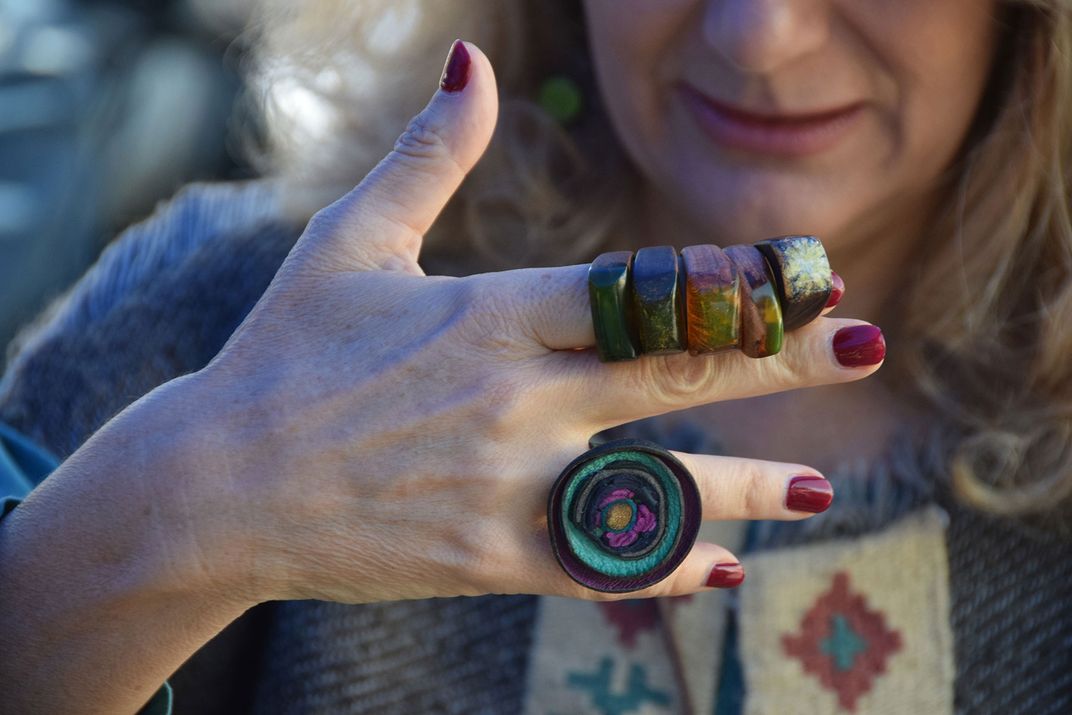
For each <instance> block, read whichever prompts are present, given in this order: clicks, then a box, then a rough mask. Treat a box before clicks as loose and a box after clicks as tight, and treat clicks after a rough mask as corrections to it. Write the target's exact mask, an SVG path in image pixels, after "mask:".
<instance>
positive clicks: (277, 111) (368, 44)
mask: <svg viewBox="0 0 1072 715" xmlns="http://www.w3.org/2000/svg"><path fill="white" fill-rule="evenodd" d="M1001 10H1002V12H1003V13H1004V17H1003V18H1002V22H1003V28H1004V38H1003V42H1002V46H1001V48H1000V53H1001V56H1000V57H999V58H998V61H997V62H996V63H995V68H994V71H993V75H992V77H991V78H990V80H989V85H988V87H987V91H986V94H985V96H984V98H983V101H982V102H981V104H980V107H979V109H978V115H977V117H976V120H975V122H974V125H973V127H972V129H971V131H970V133H969V136H968V137H967V138H966V140H965V143H964V146H963V147H962V149H961V151H960V152H959V154H958V156H957V159H956V161H955V162H954V163H953V164H952V165H951V166H950V167H949V168H948V171H947V174H946V181H945V182H944V188H943V191H945V192H947V195H946V196H945V197H943V198H944V200H943V201H939V202H938V203H937V205H938V206H940V207H941V208H940V209H939V210H938V211H937V213H936V214H935V215H934V216H933V217H932V221H931V223H930V225H931V231H932V235H933V237H934V240H923V241H921V243H920V245H921V246H923V247H925V250H926V255H921V256H919V261H918V263H917V264H916V265H915V266H914V267H913V271H911V272H910V273H911V275H912V278H911V279H910V280H912V283H911V284H910V285H909V286H907V287H906V295H907V298H908V299H907V300H906V301H904V303H903V305H904V309H903V312H902V313H901V314H900V316H899V320H898V322H897V324H896V326H895V327H894V328H893V331H894V332H896V334H897V336H898V337H897V345H898V354H897V356H896V358H895V360H894V361H888V365H887V369H885V370H883V371H880V373H879V375H882V376H883V379H888V380H893V381H896V382H897V384H898V385H899V387H901V388H910V389H911V393H912V394H914V395H915V396H916V397H917V398H918V400H919V401H920V402H921V404H924V405H926V406H927V407H928V408H929V409H930V410H931V411H932V412H933V413H935V414H937V415H938V416H939V417H940V418H941V421H942V423H943V424H945V425H948V426H949V427H950V429H948V430H944V431H941V432H940V434H943V435H945V436H944V437H943V439H946V440H950V441H949V443H948V445H947V446H946V448H945V450H944V452H943V454H945V455H947V456H946V459H947V462H946V466H947V467H948V470H947V471H948V475H949V477H950V479H951V482H952V484H953V486H954V487H955V489H956V491H957V493H958V494H959V495H960V497H961V498H962V499H963V500H965V501H966V502H968V503H970V504H972V505H974V506H975V507H978V508H982V509H984V510H986V511H989V512H992V513H997V514H1004V515H1010V516H1012V515H1016V516H1032V517H1034V516H1047V517H1057V518H1056V519H1054V523H1058V524H1065V525H1067V523H1068V522H1067V518H1066V517H1067V514H1068V513H1069V511H1070V507H1072V450H1070V447H1072V360H1070V357H1069V356H1070V355H1072V222H1070V216H1069V204H1068V202H1069V176H1068V172H1069V170H1070V167H1072V2H1070V0H1014V1H1010V2H1006V3H1005V4H1003V5H1002V6H1001ZM252 32H253V36H254V39H255V41H254V42H253V43H252V46H253V47H255V48H256V49H255V52H254V53H253V54H252V56H251V62H250V64H249V69H250V75H251V77H252V79H253V82H252V83H251V86H252V87H253V88H254V90H253V91H254V92H255V94H254V96H253V99H254V100H255V101H256V102H257V104H258V107H259V111H260V113H261V116H262V117H263V119H264V124H263V127H264V131H263V135H262V141H261V142H260V143H259V144H258V145H257V146H256V147H255V149H254V152H253V153H254V154H255V156H256V159H257V161H258V162H259V166H260V168H261V169H262V170H263V171H264V172H266V173H271V174H275V175H279V176H281V177H283V178H284V179H286V180H287V182H288V183H289V185H290V186H291V191H290V192H289V193H288V196H289V199H290V209H291V211H292V212H293V213H294V215H295V216H296V217H298V218H303V217H308V216H309V215H311V214H312V213H313V212H314V211H315V210H316V209H318V208H319V207H321V206H323V205H325V204H327V203H328V202H330V201H331V200H333V199H334V198H336V197H337V196H339V195H341V194H342V193H343V192H345V191H346V190H348V189H349V188H351V187H352V186H353V185H354V184H355V183H356V182H357V181H359V180H360V178H361V177H362V176H363V175H364V174H365V173H366V172H367V171H368V170H369V169H371V168H372V167H373V166H374V165H375V164H376V162H377V161H378V160H379V159H380V158H381V157H382V156H383V155H384V154H385V153H386V152H387V151H388V150H389V149H390V148H391V146H392V144H393V142H394V140H395V138H396V137H397V135H398V132H399V131H400V128H401V127H402V126H404V125H405V123H406V121H407V120H408V119H409V117H411V116H412V115H413V114H415V113H416V112H417V111H419V110H420V108H421V107H422V106H423V104H424V103H425V102H426V101H427V99H428V96H429V95H430V93H431V90H432V89H433V81H432V80H431V79H430V78H434V77H436V76H438V70H439V68H440V67H441V64H442V61H443V56H444V54H445V51H446V49H447V48H448V47H449V46H450V43H451V41H452V40H453V39H454V38H455V37H464V38H466V39H469V40H472V41H474V42H476V43H477V44H478V45H479V46H480V47H481V48H482V49H483V50H484V51H485V52H486V53H487V55H488V57H489V58H490V59H491V61H492V64H493V66H494V67H495V71H496V75H497V79H498V82H499V92H500V117H499V122H498V125H497V127H496V130H495V135H494V137H493V139H492V143H491V145H490V147H489V149H488V152H487V153H486V154H485V156H484V158H483V159H482V160H481V161H480V163H479V164H478V165H477V167H476V169H474V171H473V172H472V173H471V175H470V176H469V177H468V178H467V179H466V180H465V182H464V183H463V185H462V187H461V189H460V190H459V192H458V193H457V195H456V196H455V197H454V198H453V199H452V201H451V203H450V205H449V206H448V207H447V209H446V210H445V211H444V213H443V214H442V215H441V217H440V220H439V221H437V223H436V225H435V226H434V227H433V229H432V230H431V231H430V232H429V234H428V236H427V237H426V239H425V244H424V246H425V247H424V249H423V254H422V261H421V262H422V264H423V265H424V267H425V269H426V270H427V271H428V272H429V273H433V272H434V273H444V274H453V275H462V274H466V273H471V272H476V271H488V270H501V269H506V268H512V267H519V266H525V265H533V264H539V265H566V264H571V263H579V262H584V261H588V260H591V258H592V257H593V256H595V255H596V254H597V253H599V252H601V251H604V250H610V249H611V248H614V247H621V246H622V245H633V244H632V243H631V241H632V240H633V239H632V238H630V239H628V240H629V241H630V243H628V244H627V243H626V241H627V239H626V237H627V236H630V235H631V234H630V233H629V232H630V227H631V226H633V225H635V224H636V222H635V221H634V220H633V219H634V217H633V216H632V215H631V211H633V210H634V207H635V206H636V205H637V204H638V203H639V202H637V201H636V200H634V199H635V198H636V196H637V191H638V188H639V186H640V183H639V175H638V173H637V171H636V169H635V168H634V167H633V165H632V164H631V163H630V162H629V161H628V160H627V158H626V155H625V152H624V150H623V149H622V147H621V146H620V145H619V143H618V141H617V139H616V137H615V134H614V131H613V130H612V128H611V124H610V121H609V119H608V117H607V115H606V113H605V112H604V110H603V108H602V107H601V105H600V101H599V94H598V91H597V90H596V87H595V79H594V73H593V71H592V67H591V64H590V61H589V57H588V54H587V53H588V48H587V42H586V38H585V28H584V17H583V12H582V9H581V6H580V2H579V0H557V1H554V0H552V1H549V0H517V1H516V2H509V3H503V2H495V1H493V0H483V1H479V0H465V1H464V2H436V3H428V2H420V1H419V0H390V2H388V1H387V0H363V1H362V2H352V1H351V2H343V1H342V0H319V1H318V2H317V3H315V4H314V5H313V6H311V7H302V8H300V9H296V8H295V5H294V4H292V3H286V2H283V1H282V0H262V2H261V7H260V14H259V16H258V20H257V22H256V24H255V25H254V26H253V28H252ZM554 75H567V76H569V77H571V78H572V79H573V80H574V81H576V82H577V83H578V84H579V85H580V87H581V90H582V96H583V99H584V102H585V106H584V107H583V112H582V114H581V116H580V117H579V118H578V119H577V120H576V121H574V122H572V123H569V124H567V125H565V126H563V125H562V124H561V123H559V122H558V121H556V120H555V119H554V118H553V117H552V116H551V115H550V114H549V113H548V112H547V111H546V110H544V109H543V108H542V107H541V105H540V104H539V102H538V101H537V100H536V98H537V95H538V93H539V90H540V86H541V83H542V82H543V81H544V80H545V79H546V78H548V77H550V76H554ZM884 328H886V330H887V332H890V326H888V325H884ZM891 357H894V356H891ZM891 363H892V364H891ZM936 434H939V433H936ZM949 435H952V437H950V436H949ZM1061 515H1064V516H1061ZM1047 521H1049V519H1047Z"/></svg>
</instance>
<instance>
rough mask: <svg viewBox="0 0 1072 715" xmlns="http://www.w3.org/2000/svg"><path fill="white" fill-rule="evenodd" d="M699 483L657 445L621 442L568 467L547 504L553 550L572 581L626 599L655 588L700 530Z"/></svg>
mask: <svg viewBox="0 0 1072 715" xmlns="http://www.w3.org/2000/svg"><path fill="white" fill-rule="evenodd" d="M701 511H702V505H701V503H700V494H699V490H698V489H697V488H696V482H695V480H694V479H693V478H692V475H691V474H689V471H688V470H687V469H686V468H685V465H683V464H682V463H681V462H680V460H678V459H677V458H676V457H674V456H673V455H672V454H671V453H670V452H669V451H667V450H665V449H663V448H662V447H660V446H659V445H657V444H655V443H654V442H649V441H646V440H637V439H620V440H614V441H612V442H607V443H606V444H603V445H600V446H598V447H594V448H593V449H590V450H588V451H587V452H585V453H584V454H582V455H581V456H579V457H577V458H576V459H574V460H573V461H572V462H570V464H569V465H567V466H566V468H565V469H564V470H563V471H562V474H560V475H559V477H558V479H557V480H556V481H555V484H554V486H553V487H552V488H551V494H550V497H549V498H548V506H547V521H548V531H549V533H550V537H551V548H552V550H553V551H554V554H555V558H557V559H558V562H559V564H560V565H561V566H562V568H563V569H564V570H565V572H566V573H567V574H569V576H570V577H571V578H573V580H575V581H577V582H578V583H580V584H583V585H585V586H587V587H589V588H591V589H594V590H596V591H604V592H610V593H623V592H627V591H636V590H639V589H642V588H646V587H648V586H650V585H652V584H655V583H658V582H659V581H661V580H662V579H664V578H666V577H667V576H669V575H670V573H671V572H672V571H673V570H674V569H675V568H677V566H678V565H679V564H680V563H681V561H682V560H683V559H684V558H685V556H686V555H688V553H689V550H690V549H692V545H693V544H694V543H695V542H696V535H697V534H698V533H699V530H700V519H701Z"/></svg>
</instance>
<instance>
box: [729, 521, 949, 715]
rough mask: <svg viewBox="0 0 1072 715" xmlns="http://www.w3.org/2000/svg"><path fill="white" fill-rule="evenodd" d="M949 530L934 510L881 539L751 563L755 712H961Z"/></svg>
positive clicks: (749, 709) (746, 592)
mask: <svg viewBox="0 0 1072 715" xmlns="http://www.w3.org/2000/svg"><path fill="white" fill-rule="evenodd" d="M946 523H947V518H946V516H945V514H944V512H942V511H941V510H940V509H938V508H937V507H928V508H926V509H923V510H921V511H919V512H916V513H914V514H911V515H909V516H907V517H904V518H903V519H901V520H900V521H899V522H897V523H895V524H894V525H892V526H890V527H889V528H887V529H885V530H883V531H882V532H879V533H876V534H874V535H870V536H862V537H856V538H854V539H851V540H837V541H831V542H826V543H824V544H820V545H813V546H805V547H796V548H789V549H779V550H775V551H770V552H763V553H759V554H756V555H754V556H751V557H749V558H746V559H744V561H743V563H744V565H745V571H746V573H747V574H748V576H747V580H746V581H745V583H744V584H743V585H742V586H741V587H740V593H739V595H740V614H739V615H740V624H739V625H740V630H739V634H740V655H741V661H742V665H743V668H744V675H745V686H746V687H745V689H746V692H747V699H746V704H745V713H746V715H780V714H781V713H794V714H795V715H809V714H810V713H823V714H824V715H826V714H831V713H849V712H851V713H858V714H861V715H862V714H865V713H876V714H877V713H882V714H891V715H892V714H893V713H899V714H900V713H913V714H916V713H918V714H923V713H925V714H926V715H943V714H945V713H952V711H953V679H954V674H955V671H954V664H953V636H952V632H951V628H950V625H949V590H948V583H949V578H948V572H947V555H946V547H945V526H946ZM809 618H810V619H811V620H810V621H809V620H808V619H809ZM806 662H807V663H810V670H809V669H808V668H807V667H806V666H805V663H806ZM820 672H826V674H827V676H828V680H827V682H826V684H824V683H823V682H822V680H821V678H820V677H819V675H818V674H819V673H820Z"/></svg>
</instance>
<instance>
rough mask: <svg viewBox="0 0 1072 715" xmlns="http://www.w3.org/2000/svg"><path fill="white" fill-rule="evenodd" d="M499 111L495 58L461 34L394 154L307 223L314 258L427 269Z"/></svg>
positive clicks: (345, 266) (353, 265) (366, 266)
mask: <svg viewBox="0 0 1072 715" xmlns="http://www.w3.org/2000/svg"><path fill="white" fill-rule="evenodd" d="M368 111H375V107H370V108H368ZM498 112H499V99H498V91H497V89H496V87H495V73H494V71H493V70H492V68H491V62H489V61H488V58H487V56H486V55H485V54H484V53H483V52H482V51H481V50H480V49H479V48H478V47H477V46H476V45H474V44H472V43H469V42H463V41H461V40H455V41H454V43H453V44H452V45H451V48H450V53H449V54H448V55H447V60H446V62H445V63H444V66H443V74H442V77H441V78H440V83H439V89H437V90H436V92H435V94H434V95H432V99H431V100H430V101H429V102H428V104H427V105H426V106H425V108H424V109H423V110H421V112H420V113H419V114H417V116H415V117H414V118H413V119H411V120H410V122H409V124H408V125H407V126H406V128H405V130H404V131H403V132H402V134H401V136H399V137H398V139H397V141H395V145H394V148H393V149H392V150H391V152H390V153H389V154H388V155H387V156H386V157H384V158H383V159H382V160H381V161H380V163H379V164H377V165H376V167H375V168H373V170H372V171H370V172H369V173H368V175H366V176H365V178H364V179H363V180H362V181H361V183H360V184H358V185H357V186H356V187H355V188H354V189H353V190H352V191H350V192H349V193H348V194H346V195H345V196H343V197H342V198H340V199H339V200H338V201H336V202H335V203H333V204H331V205H330V206H327V207H326V208H324V209H322V210H320V211H319V212H317V214H316V215H315V216H314V217H313V220H312V221H310V222H309V226H308V227H307V229H306V234H307V236H305V237H303V238H306V239H307V241H308V242H309V243H311V244H312V245H310V246H308V247H307V248H308V250H310V251H311V252H312V254H313V255H312V256H309V257H310V258H312V259H313V260H314V261H315V262H316V263H318V264H320V265H321V266H329V267H331V268H333V269H335V270H375V269H388V270H403V271H407V272H411V273H418V274H421V273H423V272H422V271H421V269H420V268H419V267H418V266H417V257H418V254H419V253H420V249H421V242H422V240H423V238H424V234H425V233H426V232H427V231H428V229H429V228H430V227H431V225H432V223H433V222H434V221H435V219H436V217H437V216H438V215H439V213H440V212H441V211H442V210H443V207H444V206H445V205H446V204H447V201H448V200H449V199H450V197H451V196H452V195H453V194H454V192H455V191H457V189H458V186H459V185H460V184H461V182H462V179H464V178H465V175H466V174H467V173H468V172H469V170H470V169H472V168H473V166H474V165H475V164H476V162H477V160H478V159H480V157H481V155H482V154H483V153H484V150H485V149H486V148H487V146H488V143H489V142H490V141H491V135H492V132H493V131H494V129H495V121H496V118H497V116H498Z"/></svg>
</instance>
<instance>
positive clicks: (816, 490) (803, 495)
mask: <svg viewBox="0 0 1072 715" xmlns="http://www.w3.org/2000/svg"><path fill="white" fill-rule="evenodd" d="M832 501H834V487H833V486H832V485H831V484H830V482H828V481H827V480H825V479H823V478H822V477H817V476H815V475H814V474H801V475H800V476H797V477H793V478H792V479H790V480H789V488H788V489H787V490H786V493H785V508H786V509H788V510H790V511H807V512H811V513H812V514H818V513H819V512H821V511H826V509H827V507H829V506H830V502H832Z"/></svg>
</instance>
